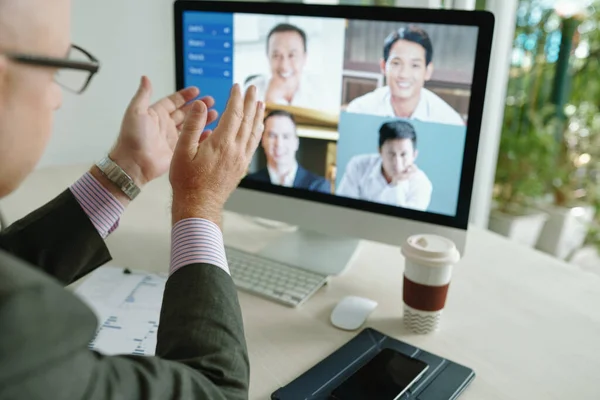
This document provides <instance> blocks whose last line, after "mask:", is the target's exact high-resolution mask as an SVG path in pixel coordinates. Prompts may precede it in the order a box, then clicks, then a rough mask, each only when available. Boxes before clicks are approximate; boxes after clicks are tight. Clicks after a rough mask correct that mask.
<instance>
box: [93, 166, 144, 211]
mask: <svg viewBox="0 0 600 400" xmlns="http://www.w3.org/2000/svg"><path fill="white" fill-rule="evenodd" d="M96 166H97V167H98V169H99V170H100V171H101V172H102V174H104V176H106V178H107V179H108V180H109V181H111V182H112V183H114V184H115V185H116V186H117V187H118V188H119V189H120V190H121V191H122V192H123V193H124V194H125V195H126V196H127V197H129V199H130V200H133V199H135V198H136V197H137V195H138V194H140V191H141V190H140V188H139V187H138V186H137V185H136V184H135V182H134V181H133V179H131V177H130V176H129V175H127V173H126V172H125V171H123V169H122V168H121V167H119V165H117V163H115V162H114V161H113V160H111V159H110V157H108V156H106V157H104V158H103V159H102V160H100V161H98V162H97V163H96Z"/></svg>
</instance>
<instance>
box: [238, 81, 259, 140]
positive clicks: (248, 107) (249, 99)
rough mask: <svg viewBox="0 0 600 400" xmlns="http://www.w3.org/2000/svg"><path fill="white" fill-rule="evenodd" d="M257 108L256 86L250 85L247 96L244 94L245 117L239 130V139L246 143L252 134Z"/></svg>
mask: <svg viewBox="0 0 600 400" xmlns="http://www.w3.org/2000/svg"><path fill="white" fill-rule="evenodd" d="M256 108H257V107H256V87H255V86H250V88H249V89H248V90H247V91H246V96H244V118H242V124H241V126H240V130H239V132H238V140H239V141H240V142H241V143H243V144H244V145H246V143H248V139H249V137H250V135H251V134H252V127H253V126H254V117H255V116H256Z"/></svg>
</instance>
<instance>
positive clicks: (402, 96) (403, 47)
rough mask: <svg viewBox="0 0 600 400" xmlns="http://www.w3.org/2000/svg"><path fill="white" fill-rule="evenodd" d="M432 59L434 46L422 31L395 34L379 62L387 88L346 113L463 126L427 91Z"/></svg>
mask: <svg viewBox="0 0 600 400" xmlns="http://www.w3.org/2000/svg"><path fill="white" fill-rule="evenodd" d="M432 57H433V45H432V43H431V40H430V38H429V35H428V34H427V32H425V31H424V30H423V29H421V28H419V27H416V26H414V25H410V26H408V27H407V28H400V29H398V30H397V31H394V32H392V33H391V34H390V35H389V36H388V37H387V38H386V39H385V42H384V46H383V59H382V60H381V62H380V67H381V71H382V73H383V74H384V75H385V80H386V84H387V85H386V86H383V87H380V88H378V89H375V90H374V91H372V92H370V93H367V94H365V95H363V96H360V97H358V98H356V99H354V100H352V101H351V102H350V103H349V104H348V107H347V108H346V111H347V112H351V113H358V114H372V115H380V116H382V117H399V118H406V119H416V120H420V121H423V122H435V123H440V124H449V125H464V124H465V121H464V120H463V118H462V117H461V116H460V114H459V113H458V112H456V110H454V109H453V108H452V107H451V106H450V105H449V104H448V103H446V102H445V101H444V100H443V99H442V98H440V97H439V96H438V95H436V94H435V93H433V92H432V91H430V90H428V89H426V88H425V87H424V86H425V82H426V81H428V80H430V79H431V76H432V75H433V62H432Z"/></svg>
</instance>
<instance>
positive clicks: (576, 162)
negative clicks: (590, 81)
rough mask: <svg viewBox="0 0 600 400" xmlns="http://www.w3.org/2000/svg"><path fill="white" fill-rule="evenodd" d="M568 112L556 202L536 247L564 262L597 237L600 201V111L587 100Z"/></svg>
mask: <svg viewBox="0 0 600 400" xmlns="http://www.w3.org/2000/svg"><path fill="white" fill-rule="evenodd" d="M566 110H567V120H566V124H565V125H564V126H565V129H564V133H563V134H562V140H561V142H560V143H559V149H558V152H557V155H556V162H555V163H554V168H553V169H554V172H553V175H554V178H553V179H552V180H551V200H552V201H551V204H550V205H548V206H547V207H545V210H546V212H547V213H548V215H549V218H548V221H547V222H546V224H545V226H544V228H543V229H542V232H541V233H540V237H539V239H538V243H537V245H536V247H537V248H538V249H540V250H542V251H544V252H547V253H549V254H552V255H554V256H556V257H558V258H562V259H568V258H570V257H571V256H572V255H573V253H574V252H575V251H577V250H578V249H579V248H580V247H581V246H582V245H583V244H584V242H585V240H586V237H588V239H591V238H593V237H594V234H593V220H594V217H595V216H597V215H598V207H597V205H598V202H599V199H600V109H599V108H598V106H597V105H596V104H593V103H590V102H585V101H584V102H581V103H580V104H578V105H577V106H575V105H570V106H567V107H566ZM590 230H592V231H591V232H590Z"/></svg>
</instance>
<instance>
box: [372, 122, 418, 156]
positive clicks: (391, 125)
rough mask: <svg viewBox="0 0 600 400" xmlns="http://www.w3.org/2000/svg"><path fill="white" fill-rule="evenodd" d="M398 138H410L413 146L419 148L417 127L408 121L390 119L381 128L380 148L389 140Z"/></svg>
mask: <svg viewBox="0 0 600 400" xmlns="http://www.w3.org/2000/svg"><path fill="white" fill-rule="evenodd" d="M396 139H410V140H411V141H412V143H413V147H414V148H415V149H416V148H417V132H416V131H415V127H414V126H413V125H412V124H411V123H410V122H408V121H403V120H395V121H389V122H385V123H384V124H383V125H381V127H380V128H379V148H381V147H383V145H384V143H385V142H387V141H388V140H396Z"/></svg>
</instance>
